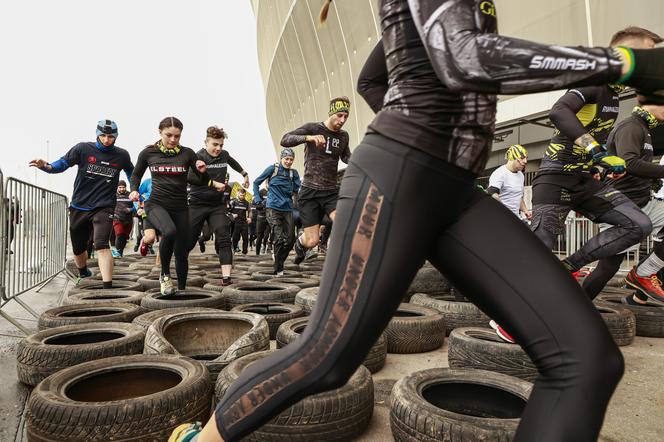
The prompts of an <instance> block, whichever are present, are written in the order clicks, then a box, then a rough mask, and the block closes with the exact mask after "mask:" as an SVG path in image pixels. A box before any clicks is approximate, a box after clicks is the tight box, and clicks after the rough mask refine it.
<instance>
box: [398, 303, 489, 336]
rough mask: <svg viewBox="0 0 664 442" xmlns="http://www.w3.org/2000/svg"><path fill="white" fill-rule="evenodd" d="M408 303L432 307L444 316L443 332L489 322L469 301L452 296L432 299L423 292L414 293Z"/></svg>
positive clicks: (479, 325) (481, 325)
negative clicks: (458, 299)
mask: <svg viewBox="0 0 664 442" xmlns="http://www.w3.org/2000/svg"><path fill="white" fill-rule="evenodd" d="M410 303H411V304H415V305H419V306H422V307H428V308H432V309H434V310H436V311H438V312H440V314H442V315H443V317H444V318H445V330H446V332H445V334H446V335H447V336H449V334H450V332H451V331H452V330H454V329H455V328H459V327H484V326H486V325H487V324H488V323H489V317H488V316H487V315H485V314H484V312H482V310H480V309H479V308H477V306H476V305H475V304H473V303H471V302H458V301H455V300H454V298H453V297H452V296H445V297H443V298H437V299H434V298H432V297H431V296H429V295H427V294H424V293H416V294H414V295H413V296H412V297H411V298H410Z"/></svg>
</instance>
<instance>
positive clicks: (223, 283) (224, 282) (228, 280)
mask: <svg viewBox="0 0 664 442" xmlns="http://www.w3.org/2000/svg"><path fill="white" fill-rule="evenodd" d="M231 284H233V280H232V279H231V278H230V277H228V278H221V284H219V285H220V286H222V287H226V286H228V285H231Z"/></svg>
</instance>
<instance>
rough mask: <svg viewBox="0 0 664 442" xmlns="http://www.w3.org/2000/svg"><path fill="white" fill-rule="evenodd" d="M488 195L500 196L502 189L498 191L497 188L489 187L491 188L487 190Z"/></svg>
mask: <svg viewBox="0 0 664 442" xmlns="http://www.w3.org/2000/svg"><path fill="white" fill-rule="evenodd" d="M486 193H488V194H489V195H492V196H493V195H494V194H498V195H500V189H498V188H497V187H493V186H489V188H488V189H486Z"/></svg>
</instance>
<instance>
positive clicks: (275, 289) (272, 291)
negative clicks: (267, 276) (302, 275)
mask: <svg viewBox="0 0 664 442" xmlns="http://www.w3.org/2000/svg"><path fill="white" fill-rule="evenodd" d="M298 291H300V288H299V287H297V286H294V285H288V284H278V283H277V284H275V283H270V284H267V283H259V284H257V283H256V282H252V281H249V282H239V283H237V284H233V285H231V286H228V287H226V288H225V289H224V290H223V295H224V298H225V299H226V302H227V304H226V305H227V306H228V309H229V310H230V309H232V308H233V307H235V306H238V305H242V304H253V303H255V302H281V303H284V304H292V303H293V301H294V300H295V295H296V294H297V292H298Z"/></svg>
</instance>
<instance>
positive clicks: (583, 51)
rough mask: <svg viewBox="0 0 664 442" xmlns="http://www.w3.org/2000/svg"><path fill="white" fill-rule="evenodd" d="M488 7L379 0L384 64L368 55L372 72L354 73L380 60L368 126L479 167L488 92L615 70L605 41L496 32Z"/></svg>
mask: <svg viewBox="0 0 664 442" xmlns="http://www.w3.org/2000/svg"><path fill="white" fill-rule="evenodd" d="M492 6H493V3H492V2H485V1H482V0H461V1H459V0H427V1H422V0H382V1H381V3H380V18H381V26H382V29H383V36H382V43H383V49H384V53H385V60H386V63H385V65H384V67H381V64H380V63H374V68H373V69H374V71H373V72H371V71H370V72H365V73H364V75H363V76H364V77H366V78H373V79H376V78H380V76H381V71H382V69H383V68H385V69H386V72H387V76H388V79H389V81H388V82H387V84H388V89H387V93H386V94H385V98H384V106H383V108H382V110H381V111H380V112H379V113H378V115H376V118H375V119H374V121H373V122H372V123H371V124H370V125H369V132H377V133H380V134H382V135H384V136H386V137H388V138H392V139H394V140H397V141H399V142H401V143H403V144H406V145H408V146H411V147H414V148H416V149H420V150H423V151H425V152H427V153H430V154H431V155H433V156H436V157H438V158H441V159H443V160H445V161H448V162H449V163H451V164H454V165H456V166H458V167H460V168H463V169H467V170H469V171H470V172H472V173H474V174H478V173H480V172H482V171H483V170H484V167H485V164H486V160H487V157H488V153H489V151H490V148H491V143H492V139H493V132H494V124H495V114H496V102H497V100H496V96H495V95H494V94H497V93H502V94H517V93H529V92H542V91H548V90H554V89H562V88H566V87H580V86H584V85H594V84H602V83H609V82H612V81H616V80H617V79H618V78H620V73H621V67H622V63H621V62H620V59H619V57H618V55H617V54H616V53H614V52H612V51H611V50H609V49H606V48H583V47H578V48H570V47H562V46H549V45H542V44H538V43H533V42H529V41H525V40H519V39H515V38H510V37H503V36H500V35H498V34H497V33H496V32H497V25H496V12H495V9H494V8H493V7H492ZM411 11H415V12H414V13H413V14H411ZM425 24H426V26H425ZM441 40H442V43H441ZM376 50H377V51H379V49H376ZM372 55H374V54H372ZM372 59H373V57H372ZM365 67H366V68H367V69H369V66H368V65H367V66H365ZM382 72H385V71H382ZM372 101H373V102H370V105H371V106H374V105H375V100H372Z"/></svg>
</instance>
